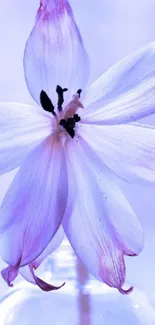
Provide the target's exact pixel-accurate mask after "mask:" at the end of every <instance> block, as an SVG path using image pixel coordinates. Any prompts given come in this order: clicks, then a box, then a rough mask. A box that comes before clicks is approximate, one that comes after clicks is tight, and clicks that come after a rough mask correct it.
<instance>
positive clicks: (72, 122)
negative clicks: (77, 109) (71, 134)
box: [67, 117, 75, 129]
mask: <svg viewBox="0 0 155 325" xmlns="http://www.w3.org/2000/svg"><path fill="white" fill-rule="evenodd" d="M67 123H68V125H69V126H71V128H73V129H74V128H75V120H74V118H73V117H70V118H68V120H67Z"/></svg>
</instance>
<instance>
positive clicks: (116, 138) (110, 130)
mask: <svg viewBox="0 0 155 325" xmlns="http://www.w3.org/2000/svg"><path fill="white" fill-rule="evenodd" d="M79 126H80V127H79V130H78V132H79V134H80V135H81V136H82V137H83V139H84V140H85V141H86V142H87V143H88V144H89V145H90V146H91V147H92V148H93V150H95V152H97V154H98V155H99V156H100V158H101V160H102V162H103V164H105V165H106V166H107V167H108V168H110V169H111V170H112V171H113V172H114V173H115V174H116V175H117V176H119V177H120V178H123V179H124V180H125V181H128V182H131V183H133V182H134V183H139V182H142V183H144V184H145V183H146V184H147V183H155V128H153V127H149V126H147V125H141V124H138V123H137V124H136V123H131V124H129V125H127V124H125V125H112V126H97V125H79Z"/></svg>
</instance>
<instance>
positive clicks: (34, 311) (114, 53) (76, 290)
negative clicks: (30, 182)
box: [0, 0, 155, 325]
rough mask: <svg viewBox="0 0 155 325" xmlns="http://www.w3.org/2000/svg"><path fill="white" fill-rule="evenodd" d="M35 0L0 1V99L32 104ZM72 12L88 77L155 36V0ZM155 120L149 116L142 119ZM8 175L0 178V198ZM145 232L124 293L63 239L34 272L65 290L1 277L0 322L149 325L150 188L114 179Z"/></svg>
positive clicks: (153, 220) (154, 206)
mask: <svg viewBox="0 0 155 325" xmlns="http://www.w3.org/2000/svg"><path fill="white" fill-rule="evenodd" d="M38 4H39V1H37V0H33V1H30V0H25V1H24V0H23V1H21V0H9V2H8V1H6V0H1V3H0V100H1V101H14V102H23V103H32V101H33V100H32V98H31V97H30V95H29V93H28V90H27V88H26V84H25V81H24V75H23V66H22V58H23V51H24V46H25V42H26V40H27V38H28V36H29V33H30V31H31V29H32V26H33V24H34V17H35V13H36V10H37V8H38ZM71 4H72V7H73V10H74V14H75V17H76V20H77V23H78V25H79V28H80V31H81V33H82V35H83V39H84V42H85V46H86V49H87V51H88V53H89V56H90V62H91V76H90V81H93V80H94V79H95V78H97V77H98V76H99V75H100V74H101V73H103V72H104V71H105V70H106V69H107V68H108V67H110V66H111V65H112V64H114V63H116V62H117V61H118V60H119V59H121V58H122V57H123V56H124V55H127V54H129V53H131V52H132V51H133V50H136V49H138V48H139V47H141V46H144V45H146V44H147V43H149V42H150V41H155V23H154V21H155V2H154V0H136V1H135V0H106V1H105V0H97V1H94V0H72V1H71ZM146 121H147V123H150V124H155V117H151V118H149V119H147V120H146ZM13 176H14V172H12V173H8V174H6V175H4V176H1V178H0V201H1V200H2V198H3V196H4V194H5V192H6V190H7V188H8V186H9V184H10V182H11V180H12V178H13ZM120 186H121V187H122V188H123V189H124V191H125V193H126V195H127V197H128V200H129V201H130V203H131V204H132V206H133V208H134V209H135V211H136V213H137V216H138V217H139V219H140V221H141V223H142V226H143V228H144V232H145V248H144V251H143V252H142V253H141V254H140V256H139V257H137V258H133V259H132V258H131V259H130V258H127V259H126V266H127V283H128V284H132V285H134V286H135V290H134V292H133V293H132V294H131V295H130V296H127V297H124V296H121V295H120V294H119V293H118V292H117V291H116V290H113V289H110V288H108V287H107V286H105V285H101V284H100V283H98V282H97V281H95V280H94V279H93V277H92V276H90V275H89V274H88V273H87V271H86V270H85V268H84V266H83V265H82V264H81V262H80V261H79V260H77V259H76V257H75V256H74V254H73V252H72V249H71V247H70V246H69V244H68V242H67V241H66V240H65V241H64V242H63V244H62V246H61V247H60V248H59V249H58V250H57V251H56V252H55V253H54V254H53V255H52V256H51V257H49V258H48V259H47V260H46V261H45V263H44V265H43V266H42V268H41V270H40V274H41V275H42V276H44V278H46V279H47V280H49V281H53V282H52V283H56V284H61V283H62V282H64V281H66V285H65V287H64V288H63V289H61V290H60V291H58V292H54V293H43V292H41V291H39V290H38V289H37V288H34V287H33V286H31V285H29V284H26V283H25V281H23V280H22V279H21V278H20V277H19V278H18V280H17V281H16V285H15V287H14V289H8V287H7V286H6V284H5V283H4V281H3V280H2V279H1V278H0V299H1V300H0V325H4V324H5V325H8V324H9V325H11V324H13V325H18V324H22V325H31V324H34V323H36V324H39V325H40V324H45V325H46V324H47V325H49V324H54V325H60V324H61V325H66V324H68V325H75V324H76V325H87V324H88V325H98V324H101V325H104V324H106V325H124V324H132V325H141V324H142V325H154V324H155V277H154V274H155V188H153V187H152V188H151V187H142V186H133V185H127V184H125V183H123V182H120Z"/></svg>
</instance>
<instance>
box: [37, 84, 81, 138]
mask: <svg viewBox="0 0 155 325" xmlns="http://www.w3.org/2000/svg"><path fill="white" fill-rule="evenodd" d="M67 90H68V89H67V88H61V87H60V86H57V87H56V92H57V94H58V102H57V112H55V107H54V105H53V103H52V101H51V100H50V98H49V97H48V95H47V94H46V92H45V91H44V90H42V91H41V93H40V103H41V106H42V107H43V109H44V110H45V111H46V112H49V113H51V114H52V115H53V116H54V118H55V122H56V127H57V128H59V129H60V126H61V127H63V129H65V130H66V132H67V133H68V134H69V135H70V137H71V138H74V136H75V130H74V129H75V126H76V123H77V122H79V121H80V120H81V118H80V116H79V115H78V114H77V113H76V112H77V110H78V108H80V107H81V108H83V105H82V104H81V102H80V100H79V98H80V95H81V92H82V90H81V89H78V91H77V92H76V94H75V95H74V96H73V99H72V100H71V101H70V102H69V104H68V105H67V106H66V107H65V110H63V108H62V105H63V103H64V92H66V91H67Z"/></svg>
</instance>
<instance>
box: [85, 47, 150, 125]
mask: <svg viewBox="0 0 155 325" xmlns="http://www.w3.org/2000/svg"><path fill="white" fill-rule="evenodd" d="M83 105H84V106H85V107H87V109H85V110H84V112H83V114H84V121H85V122H87V123H93V124H123V123H128V122H132V121H135V120H138V119H140V118H142V117H145V116H148V115H151V114H154V113H155V43H151V44H149V45H148V46H146V47H144V48H142V49H140V50H139V51H137V52H135V53H133V54H132V55H129V56H128V57H126V58H124V59H123V60H121V61H120V62H118V63H117V64H115V65H114V66H113V67H112V68H110V69H109V70H108V71H107V72H106V73H105V74H103V75H102V76H101V77H100V78H99V79H98V80H97V81H96V82H94V83H93V84H92V85H91V86H90V88H89V89H88V91H87V92H86V94H85V97H84V99H83Z"/></svg>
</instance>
